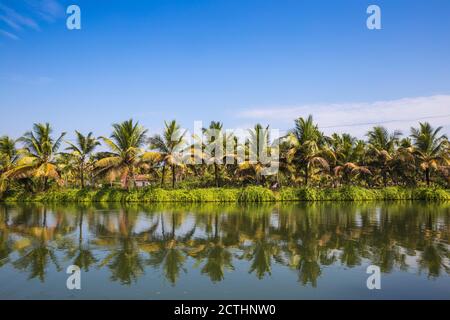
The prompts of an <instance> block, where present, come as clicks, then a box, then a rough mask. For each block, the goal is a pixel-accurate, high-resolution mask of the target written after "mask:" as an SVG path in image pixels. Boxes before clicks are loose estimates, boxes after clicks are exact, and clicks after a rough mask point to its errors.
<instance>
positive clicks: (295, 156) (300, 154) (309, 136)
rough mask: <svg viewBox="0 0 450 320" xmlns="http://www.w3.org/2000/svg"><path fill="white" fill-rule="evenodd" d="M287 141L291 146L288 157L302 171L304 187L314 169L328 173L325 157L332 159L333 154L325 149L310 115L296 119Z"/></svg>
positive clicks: (321, 134) (328, 167)
mask: <svg viewBox="0 0 450 320" xmlns="http://www.w3.org/2000/svg"><path fill="white" fill-rule="evenodd" d="M287 139H288V141H289V142H290V145H291V148H290V150H289V156H290V158H291V161H292V162H293V163H295V164H296V165H297V166H298V167H299V168H300V169H301V170H303V171H304V180H305V185H308V182H309V178H310V173H311V170H312V169H313V168H314V167H320V168H322V169H324V170H325V171H329V169H330V166H329V163H328V161H327V160H326V157H327V156H329V157H333V154H332V152H330V150H329V149H328V148H325V145H324V143H325V138H324V136H323V133H322V132H320V131H319V128H318V126H317V125H316V124H314V121H313V117H312V115H309V116H308V118H307V119H304V118H298V119H296V120H295V128H294V129H293V130H291V132H290V133H289V134H288V136H287Z"/></svg>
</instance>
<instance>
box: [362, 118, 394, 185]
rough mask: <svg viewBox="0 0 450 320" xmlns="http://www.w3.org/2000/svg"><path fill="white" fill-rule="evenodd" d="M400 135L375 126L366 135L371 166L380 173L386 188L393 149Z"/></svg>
mask: <svg viewBox="0 0 450 320" xmlns="http://www.w3.org/2000/svg"><path fill="white" fill-rule="evenodd" d="M401 135H402V133H401V132H400V131H394V132H393V133H389V131H388V130H387V129H386V128H385V127H382V126H376V127H374V128H373V129H372V130H370V131H369V132H368V133H367V136H368V138H369V139H368V146H369V153H371V154H372V155H373V156H374V161H373V162H372V163H373V166H374V167H375V168H377V169H378V170H379V171H380V175H381V177H382V179H383V184H384V186H387V179H388V173H389V172H390V171H391V168H390V164H391V161H392V160H393V158H394V153H395V148H396V146H397V145H398V143H399V138H400V136H401Z"/></svg>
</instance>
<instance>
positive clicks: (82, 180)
mask: <svg viewBox="0 0 450 320" xmlns="http://www.w3.org/2000/svg"><path fill="white" fill-rule="evenodd" d="M80 181H81V189H84V172H83V167H81V168H80Z"/></svg>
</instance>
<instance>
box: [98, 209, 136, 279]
mask: <svg viewBox="0 0 450 320" xmlns="http://www.w3.org/2000/svg"><path fill="white" fill-rule="evenodd" d="M130 216H131V217H130ZM135 223H136V215H134V214H131V215H130V212H129V210H127V209H126V208H124V209H121V210H120V214H119V222H118V228H117V229H116V230H114V231H113V232H108V231H109V230H108V229H107V228H101V229H100V230H99V231H100V232H99V234H98V241H96V242H97V244H98V245H102V246H110V247H111V246H112V248H111V250H110V251H111V252H110V253H109V254H108V255H107V256H106V258H104V259H103V261H101V263H100V265H99V266H100V267H103V266H108V267H109V269H110V270H111V273H112V274H111V280H113V281H120V282H121V283H122V284H126V285H130V284H131V283H132V282H134V281H136V280H137V279H138V278H139V276H141V275H142V274H143V273H144V259H143V257H142V255H141V253H140V251H139V247H138V244H137V241H136V238H135V234H134V228H135Z"/></svg>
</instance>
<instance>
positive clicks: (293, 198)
mask: <svg viewBox="0 0 450 320" xmlns="http://www.w3.org/2000/svg"><path fill="white" fill-rule="evenodd" d="M384 200H387V201H389V200H394V201H395V200H418V201H450V189H440V188H427V187H417V188H405V187H386V188H380V189H370V188H362V187H353V186H346V187H339V188H312V187H285V188H281V189H280V190H276V191H273V190H271V189H269V188H265V187H260V186H250V187H244V188H198V189H173V190H172V189H161V188H145V189H133V190H129V191H127V190H122V189H114V188H108V189H83V190H81V189H67V190H57V191H54V190H52V191H47V192H41V193H34V194H31V193H24V192H16V193H10V194H6V195H4V197H3V198H2V199H0V203H32V202H41V203H102V202H104V203H107V202H111V203H260V202H305V201H307V202H320V201H323V202H326V201H384Z"/></svg>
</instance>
